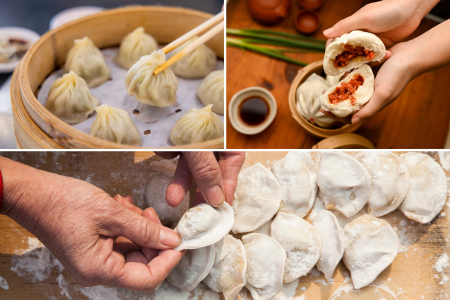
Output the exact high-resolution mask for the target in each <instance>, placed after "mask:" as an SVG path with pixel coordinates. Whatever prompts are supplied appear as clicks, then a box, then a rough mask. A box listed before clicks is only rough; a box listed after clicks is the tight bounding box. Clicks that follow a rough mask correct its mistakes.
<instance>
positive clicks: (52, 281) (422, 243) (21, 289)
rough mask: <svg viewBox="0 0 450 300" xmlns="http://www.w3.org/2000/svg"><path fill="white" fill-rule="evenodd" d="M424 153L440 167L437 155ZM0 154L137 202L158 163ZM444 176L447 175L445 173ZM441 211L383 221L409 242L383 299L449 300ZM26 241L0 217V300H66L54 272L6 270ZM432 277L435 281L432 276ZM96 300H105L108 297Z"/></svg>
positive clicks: (312, 294) (316, 290)
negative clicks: (441, 262)
mask: <svg viewBox="0 0 450 300" xmlns="http://www.w3.org/2000/svg"><path fill="white" fill-rule="evenodd" d="M349 153H350V154H352V153H351V152H349ZM429 154H430V155H431V156H432V157H433V158H435V159H436V160H437V161H438V162H439V158H438V156H437V154H436V153H429ZM0 155H2V156H7V157H10V158H12V159H14V160H17V161H20V162H23V163H26V164H28V165H31V166H34V167H36V168H39V169H43V170H47V171H50V172H55V173H58V174H62V175H66V176H71V177H75V178H79V179H81V180H86V181H89V182H91V183H92V184H94V185H96V186H98V187H100V188H102V189H104V190H105V191H106V192H108V193H109V194H110V195H116V194H118V193H119V194H122V195H124V194H131V195H132V196H133V197H134V199H135V200H137V201H139V200H140V199H142V198H143V190H144V189H145V186H146V185H147V183H148V173H149V171H151V170H152V167H151V162H152V161H153V160H155V159H157V157H155V156H154V155H153V153H139V152H138V153H132V152H120V153H117V152H109V153H98V152H89V153H83V152H76V153H67V152H61V153H53V152H46V153H39V152H34V153H19V154H16V153H6V154H5V153H0ZM285 155H286V152H282V151H280V152H275V151H272V152H248V153H247V156H246V160H245V163H244V168H246V167H249V166H251V165H253V164H254V163H256V162H260V163H262V164H263V165H264V166H266V167H269V168H270V167H271V166H272V164H273V163H274V162H275V161H277V160H278V159H280V158H282V157H284V156H285ZM311 155H312V157H313V160H315V162H316V163H317V161H318V156H319V152H311ZM446 174H447V176H449V172H446ZM443 212H445V215H439V216H438V217H436V218H435V219H434V220H433V221H432V222H431V223H429V224H424V225H420V224H418V223H416V222H414V221H411V220H409V219H407V218H406V217H405V216H404V215H403V214H402V213H401V212H400V211H399V210H396V211H394V212H393V213H390V214H388V215H386V216H384V217H382V218H383V219H385V220H387V221H388V222H389V223H390V224H391V225H392V226H394V228H396V229H397V231H398V232H400V233H401V236H408V239H407V240H409V242H410V243H411V245H410V247H409V248H408V250H407V251H406V252H403V253H399V254H398V255H397V257H396V258H395V260H394V262H393V263H392V265H391V266H389V267H388V268H387V269H386V270H384V271H383V272H382V273H381V274H380V276H379V277H378V279H377V281H378V282H379V283H384V284H387V285H389V287H390V288H391V289H392V290H397V291H400V289H402V290H401V294H402V297H398V298H392V297H391V298H390V297H386V299H397V300H400V299H410V300H416V299H417V300H423V299H427V300H428V299H430V300H431V299H433V300H434V299H450V282H448V283H446V284H444V285H440V284H439V282H440V281H441V279H442V275H443V274H438V273H437V272H436V271H435V270H434V269H433V265H434V264H435V263H436V261H437V259H438V258H439V256H440V255H442V254H443V253H448V254H450V239H449V236H450V206H449V205H446V206H445V208H444V210H443ZM29 237H33V236H32V235H31V234H30V233H29V232H27V231H26V230H25V229H23V228H22V227H21V226H20V225H18V224H17V223H15V222H14V221H12V220H11V219H9V218H8V217H6V216H0V276H1V277H3V278H4V279H5V280H6V281H7V282H8V284H9V289H8V290H4V289H2V288H1V287H0V299H21V300H22V299H23V300H30V299H39V300H40V299H50V300H53V299H67V298H66V296H64V295H62V294H61V289H60V287H59V285H58V281H57V276H58V274H59V273H58V272H57V271H56V270H55V269H53V272H52V273H51V274H50V275H49V277H48V278H47V279H45V280H43V281H42V282H32V281H31V278H29V277H27V276H25V277H19V276H18V275H17V274H16V273H15V272H13V271H11V267H12V266H13V263H12V261H13V260H14V259H17V257H18V255H20V254H21V253H22V252H23V251H24V250H26V249H27V248H28V244H27V241H28V238H29ZM62 274H63V275H64V276H65V278H66V281H67V282H68V284H67V285H65V288H66V289H67V290H68V291H69V292H70V295H71V297H73V299H87V298H85V297H84V296H83V295H82V294H81V293H80V292H79V289H78V288H79V286H78V285H77V284H76V283H75V282H74V281H73V279H72V278H71V277H70V275H69V274H68V273H67V272H66V271H63V272H62ZM345 274H347V275H348V270H347V269H346V267H345V266H344V265H343V264H342V262H341V263H340V264H339V265H338V268H337V271H336V272H335V274H334V275H333V279H332V280H331V281H329V282H327V281H326V279H325V278H324V276H323V275H322V274H321V273H320V275H319V274H318V273H317V275H318V276H312V275H308V276H304V277H301V278H300V280H299V282H298V286H297V288H296V296H299V297H300V296H303V295H304V296H305V299H304V300H319V299H320V300H326V299H329V298H330V296H331V295H332V294H333V293H334V292H335V291H336V289H337V288H339V287H340V286H342V285H343V284H345V283H344V278H345ZM444 274H446V275H447V276H449V277H450V268H447V269H446V270H445V272H444ZM437 275H438V278H436V277H435V276H437ZM373 292H374V289H373V288H365V289H361V290H360V294H359V295H358V299H365V300H378V299H379V297H378V296H374V294H373ZM421 296H422V297H423V298H422V297H421ZM52 297H53V298H52ZM97 299H99V300H103V299H105V300H106V299H107V298H104V297H99V298H97ZM114 299H122V298H114ZM123 299H140V300H141V299H153V297H151V296H150V295H144V294H140V293H139V294H136V295H135V296H133V297H130V298H128V297H124V298H123ZM222 299H223V298H222ZM346 299H354V298H346ZM107 300H110V299H107ZM196 300H199V299H196ZM200 300H201V299H200Z"/></svg>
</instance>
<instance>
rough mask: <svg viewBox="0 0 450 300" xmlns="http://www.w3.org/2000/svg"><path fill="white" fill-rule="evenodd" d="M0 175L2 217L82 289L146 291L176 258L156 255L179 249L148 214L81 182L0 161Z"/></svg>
mask: <svg viewBox="0 0 450 300" xmlns="http://www.w3.org/2000/svg"><path fill="white" fill-rule="evenodd" d="M0 168H1V170H2V175H3V181H4V192H5V200H4V205H3V208H2V213H4V214H7V215H8V216H9V217H11V218H12V219H14V220H15V221H16V222H18V223H19V224H21V225H22V226H23V227H25V228H26V229H27V230H29V231H30V232H31V233H32V234H34V235H35V236H36V237H37V238H38V239H39V240H40V241H41V242H42V243H43V244H44V245H45V246H46V247H47V248H48V249H49V250H50V252H51V253H52V254H53V255H54V256H55V257H56V258H57V259H58V260H59V261H60V262H61V263H62V264H63V265H64V267H65V268H66V269H67V270H68V271H69V273H70V274H71V275H72V277H73V279H75V281H76V282H77V283H79V284H81V285H85V286H93V285H108V286H117V287H121V288H126V289H130V290H136V291H144V292H148V291H152V290H154V289H155V288H157V287H158V286H159V284H160V283H161V282H162V281H163V280H164V278H165V277H166V276H167V275H168V274H169V273H170V271H171V270H172V269H173V268H174V267H175V266H176V265H177V264H178V262H179V261H180V259H181V257H182V256H183V252H177V251H175V250H167V251H160V250H165V249H170V248H172V247H176V246H177V245H178V244H179V243H180V242H181V241H180V237H179V236H178V235H177V234H176V233H175V232H173V231H172V230H171V229H168V228H166V227H164V226H162V225H161V224H160V223H159V222H158V220H157V216H156V214H155V213H154V211H152V210H151V209H150V210H146V211H144V212H142V211H140V209H139V208H137V207H134V206H133V205H132V204H131V203H130V202H129V201H128V204H127V203H125V202H127V200H124V198H121V197H120V198H119V197H117V196H116V201H115V200H114V199H113V198H111V197H110V196H109V195H108V194H106V193H105V192H104V191H102V190H100V189H98V188H97V187H95V186H93V185H91V184H89V183H86V182H84V181H81V180H77V179H73V178H69V177H64V176H60V175H56V174H52V173H47V172H44V171H40V170H36V169H33V168H31V167H28V166H25V165H22V164H19V163H16V162H12V161H10V160H8V159H4V158H0ZM130 201H131V199H130ZM144 248H148V250H145V249H144ZM154 249H157V250H154ZM139 250H141V254H142V255H138V253H137V252H136V251H139ZM144 258H145V259H144Z"/></svg>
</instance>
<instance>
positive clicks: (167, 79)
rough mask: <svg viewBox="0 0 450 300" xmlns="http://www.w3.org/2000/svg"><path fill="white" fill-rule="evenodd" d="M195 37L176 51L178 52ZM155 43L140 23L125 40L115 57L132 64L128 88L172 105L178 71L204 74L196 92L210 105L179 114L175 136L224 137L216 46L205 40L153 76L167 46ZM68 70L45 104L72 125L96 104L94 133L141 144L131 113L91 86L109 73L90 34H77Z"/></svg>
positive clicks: (177, 139) (183, 139)
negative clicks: (101, 97) (100, 97)
mask: <svg viewBox="0 0 450 300" xmlns="http://www.w3.org/2000/svg"><path fill="white" fill-rule="evenodd" d="M192 41H193V40H190V41H188V42H186V43H185V44H183V45H181V46H180V47H178V48H177V49H175V50H173V51H172V52H173V53H174V54H176V53H178V52H180V51H181V50H182V49H184V48H185V47H186V46H187V45H189V44H190V43H192ZM157 49H158V44H157V42H156V40H155V39H154V38H153V37H152V36H150V35H149V34H147V33H145V32H144V29H143V28H142V27H139V28H137V29H136V30H134V31H133V32H131V33H130V34H128V35H127V36H126V37H125V38H124V39H123V40H122V43H121V44H120V49H119V52H118V54H117V56H116V58H115V62H116V63H117V64H118V65H119V66H120V67H122V68H125V69H129V71H128V73H127V76H126V80H125V86H126V88H127V92H128V94H129V95H132V96H135V98H136V99H137V100H138V101H139V102H142V103H144V104H148V105H152V106H157V107H167V106H172V105H174V104H175V103H176V101H177V95H176V91H177V89H178V81H177V79H176V77H175V75H174V73H175V74H177V75H179V76H182V77H185V78H199V77H205V76H206V77H205V79H204V80H203V82H202V83H201V85H200V86H199V87H198V89H197V96H198V98H199V99H200V100H201V102H202V103H203V104H204V105H206V107H205V108H203V109H191V110H190V111H189V112H188V113H187V114H186V115H184V116H183V117H181V118H180V120H178V122H177V123H176V125H175V126H174V128H173V129H172V131H171V135H170V137H171V141H172V142H173V143H174V144H175V145H183V144H190V143H196V142H202V141H205V140H209V139H214V138H217V137H222V136H223V122H222V121H221V120H220V118H219V117H218V116H217V115H216V114H215V113H214V112H216V113H219V114H223V106H224V105H223V103H224V71H223V70H218V71H214V70H215V68H216V55H215V54H214V52H213V51H212V50H211V49H210V48H208V47H207V46H206V45H201V46H200V47H198V48H196V49H195V50H194V51H193V52H191V53H190V54H188V55H187V56H186V57H184V58H183V59H181V60H179V61H177V62H176V63H175V64H174V65H172V66H171V67H170V68H168V69H166V70H164V71H163V72H162V73H160V74H158V75H156V76H155V75H153V72H154V71H155V70H156V69H157V68H158V67H160V66H161V65H163V64H164V63H165V61H166V57H165V54H164V52H162V51H161V50H159V51H157ZM64 72H65V73H68V74H65V75H64V76H63V77H62V78H59V79H57V80H56V81H55V82H54V83H53V85H52V86H51V88H50V91H49V94H48V98H47V102H46V105H45V106H46V108H47V109H48V110H49V111H50V112H52V113H53V114H54V115H55V116H57V117H59V118H60V119H61V120H63V121H64V122H66V123H68V124H72V125H73V124H78V123H80V122H82V121H84V120H86V119H87V118H88V117H89V116H90V115H91V114H92V113H93V112H94V110H96V111H97V113H98V114H97V118H96V120H95V122H94V124H93V125H92V127H91V135H93V136H96V137H99V138H102V139H106V140H109V141H113V142H117V143H122V144H129V145H135V146H139V145H141V137H140V133H139V131H138V129H137V127H136V125H135V124H134V123H133V121H132V120H131V118H130V116H129V115H128V113H126V112H125V111H124V110H122V109H119V108H111V107H108V106H105V105H102V106H100V107H99V104H100V101H99V100H98V99H97V98H95V97H94V96H93V95H92V94H91V92H90V90H89V87H92V86H98V85H100V84H103V83H104V82H106V81H107V80H108V79H109V78H110V77H111V73H110V70H109V68H108V66H107V65H106V62H105V59H104V57H103V54H102V52H101V51H100V49H98V48H97V47H96V46H95V45H94V43H93V42H92V41H91V40H90V39H89V38H87V37H85V38H83V39H81V40H75V45H74V46H73V48H72V49H71V50H70V51H69V53H68V54H67V58H66V64H65V66H64ZM212 110H214V112H213V111H212Z"/></svg>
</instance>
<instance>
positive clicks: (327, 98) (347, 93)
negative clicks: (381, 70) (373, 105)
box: [319, 65, 375, 117]
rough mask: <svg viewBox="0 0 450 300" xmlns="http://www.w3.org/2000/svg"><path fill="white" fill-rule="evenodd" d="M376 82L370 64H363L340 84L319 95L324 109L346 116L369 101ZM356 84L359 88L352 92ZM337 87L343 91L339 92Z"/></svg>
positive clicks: (339, 115) (336, 114)
mask: <svg viewBox="0 0 450 300" xmlns="http://www.w3.org/2000/svg"><path fill="white" fill-rule="evenodd" d="M361 78H362V81H363V82H362V84H361ZM374 82H375V78H374V75H373V72H372V69H371V68H370V67H369V66H368V65H363V66H361V67H360V68H358V69H355V70H353V71H352V72H350V73H349V74H348V75H347V77H345V78H344V79H343V80H341V81H340V82H339V83H338V84H336V85H334V86H332V87H330V88H329V89H327V91H326V92H325V93H323V94H322V95H321V96H320V97H319V101H320V104H321V105H322V108H323V109H324V110H326V111H329V112H332V113H333V114H334V115H335V116H338V117H346V116H348V115H350V114H352V113H354V112H356V111H358V110H360V109H361V108H362V107H363V106H364V104H366V103H367V102H369V100H370V98H372V95H373V92H374ZM359 84H361V85H359ZM355 86H357V88H356V90H355V91H354V92H352V91H351V90H352V88H354V87H355ZM337 89H339V90H340V91H341V92H338V91H337Z"/></svg>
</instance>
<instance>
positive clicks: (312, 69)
mask: <svg viewBox="0 0 450 300" xmlns="http://www.w3.org/2000/svg"><path fill="white" fill-rule="evenodd" d="M322 72H323V60H318V61H315V62H313V63H310V64H309V65H307V66H306V67H304V68H302V69H301V70H299V71H298V73H297V76H295V78H294V81H292V84H291V87H290V89H289V108H290V110H291V114H292V117H293V118H294V119H295V120H296V121H297V123H299V124H300V126H302V127H303V129H305V130H306V131H307V132H308V133H309V134H311V135H313V136H316V137H320V138H328V137H332V136H335V135H338V134H343V133H351V132H354V131H356V130H357V129H358V128H359V127H360V126H361V125H362V122H361V123H359V124H357V125H351V124H346V125H344V126H342V127H341V128H337V129H326V128H322V127H319V126H316V125H314V124H312V123H310V122H309V121H308V120H306V119H305V117H303V116H302V115H301V114H300V113H299V112H298V111H297V105H296V101H297V99H296V98H297V88H298V87H299V85H300V84H302V83H303V82H304V81H305V80H306V79H307V78H308V77H309V76H310V75H311V74H312V73H316V74H318V75H320V74H321V73H322Z"/></svg>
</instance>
